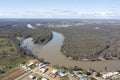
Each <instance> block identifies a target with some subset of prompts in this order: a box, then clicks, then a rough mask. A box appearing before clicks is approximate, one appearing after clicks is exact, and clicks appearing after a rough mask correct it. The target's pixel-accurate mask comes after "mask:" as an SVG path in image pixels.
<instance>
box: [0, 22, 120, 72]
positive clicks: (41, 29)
mask: <svg viewBox="0 0 120 80" xmlns="http://www.w3.org/2000/svg"><path fill="white" fill-rule="evenodd" d="M26 23H27V22H26ZM26 23H25V22H16V23H14V25H13V22H8V23H6V22H2V23H0V24H1V25H2V26H1V27H0V38H4V39H8V40H9V42H8V41H7V40H3V42H5V44H0V45H1V46H3V45H4V46H8V45H11V44H12V45H11V46H13V49H10V48H9V47H7V48H8V49H10V50H8V51H7V50H6V51H7V52H5V50H2V52H1V53H0V60H3V62H2V61H1V64H0V74H4V73H6V72H7V71H8V70H10V69H12V68H14V67H15V66H18V65H19V63H23V62H26V61H27V60H28V59H30V58H37V56H35V55H33V54H32V53H31V52H28V51H25V50H22V49H21V48H20V43H19V41H18V40H17V38H16V37H23V38H24V39H26V38H29V37H33V41H34V43H35V44H47V42H49V41H50V40H51V39H52V36H53V34H52V32H51V31H56V32H60V33H61V34H63V35H64V37H65V40H64V42H63V46H62V48H61V51H62V52H63V54H64V55H65V56H66V57H68V58H69V59H72V60H82V59H83V60H88V59H89V60H92V61H96V60H97V59H98V57H101V56H102V58H104V57H105V58H106V60H109V59H113V58H118V59H120V53H119V50H120V46H119V43H120V41H119V40H120V38H119V37H120V36H119V35H118V34H120V32H119V31H120V28H119V25H118V26H116V25H107V26H110V27H109V28H108V27H107V26H105V25H100V24H99V25H96V24H91V25H90V24H89V25H88V24H87V25H83V26H74V27H73V26H70V27H59V28H49V29H48V27H46V26H35V27H36V28H37V29H29V28H27V27H26ZM33 25H35V24H34V23H33ZM96 26H99V27H101V26H102V27H101V28H100V29H99V30H95V29H94V27H96ZM103 26H104V27H103ZM112 26H115V28H113V27H112ZM87 34H88V35H87ZM89 34H92V36H91V35H89ZM71 36H72V37H71ZM98 36H99V37H98ZM89 43H90V44H89ZM84 45H86V46H84ZM14 47H15V48H14ZM0 48H2V47H0ZM5 48H6V47H5ZM86 49H88V51H87V50H86ZM82 50H84V51H82ZM92 50H93V51H92ZM114 51H115V52H114ZM88 52H89V53H88ZM83 53H84V54H83ZM92 53H93V54H92ZM3 55H4V57H3ZM3 58H4V59H3ZM37 59H38V60H39V61H41V62H43V61H44V59H43V58H37ZM4 61H5V63H4ZM8 63H9V64H8ZM16 63H17V64H16ZM11 65H12V66H11Z"/></svg>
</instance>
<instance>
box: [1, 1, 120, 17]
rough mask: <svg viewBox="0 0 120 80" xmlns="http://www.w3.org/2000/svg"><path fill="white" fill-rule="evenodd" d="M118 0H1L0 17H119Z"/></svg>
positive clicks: (119, 2) (119, 7)
mask: <svg viewBox="0 0 120 80" xmlns="http://www.w3.org/2000/svg"><path fill="white" fill-rule="evenodd" d="M119 4H120V1H119V0H84V1H83V0H79V1H78V0H74V1H73V0H44V1H43V0H42V1H38V0H19V1H18V0H1V1H0V7H1V8H0V18H28V19H31V18H38V19H41V18H43V19H47V18H48V19H120V6H119Z"/></svg>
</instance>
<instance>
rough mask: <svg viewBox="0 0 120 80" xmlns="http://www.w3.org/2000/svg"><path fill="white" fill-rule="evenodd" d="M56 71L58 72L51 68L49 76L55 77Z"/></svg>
mask: <svg viewBox="0 0 120 80" xmlns="http://www.w3.org/2000/svg"><path fill="white" fill-rule="evenodd" d="M57 72H58V70H57V69H54V70H52V71H51V73H50V74H49V75H50V77H52V78H55V77H56V75H57Z"/></svg>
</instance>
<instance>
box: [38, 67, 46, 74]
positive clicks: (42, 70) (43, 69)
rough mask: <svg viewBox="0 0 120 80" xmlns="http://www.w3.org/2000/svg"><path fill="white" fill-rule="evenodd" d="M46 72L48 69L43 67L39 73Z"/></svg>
mask: <svg viewBox="0 0 120 80" xmlns="http://www.w3.org/2000/svg"><path fill="white" fill-rule="evenodd" d="M47 70H48V68H45V67H43V68H40V70H39V71H40V72H42V73H45V72H46V71H47Z"/></svg>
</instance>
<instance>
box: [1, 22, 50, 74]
mask: <svg viewBox="0 0 120 80" xmlns="http://www.w3.org/2000/svg"><path fill="white" fill-rule="evenodd" d="M13 24H14V25H13ZM33 25H34V24H33ZM18 36H19V37H23V38H24V39H25V38H28V37H33V40H34V42H35V43H37V44H46V43H47V42H49V40H51V38H52V37H51V36H52V33H51V31H49V30H47V29H46V28H38V29H36V30H33V29H30V28H27V23H24V22H12V21H6V22H0V75H2V74H4V73H6V72H8V71H9V70H11V69H13V68H15V67H17V66H18V65H19V64H20V63H24V62H27V60H29V59H31V58H34V56H33V55H31V53H30V54H29V52H28V53H27V52H26V51H24V50H22V49H21V48H20V46H19V45H20V43H19V41H18V40H17V38H16V37H18ZM41 60H42V59H41Z"/></svg>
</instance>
